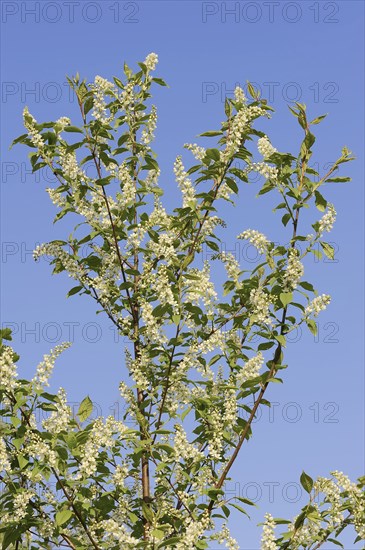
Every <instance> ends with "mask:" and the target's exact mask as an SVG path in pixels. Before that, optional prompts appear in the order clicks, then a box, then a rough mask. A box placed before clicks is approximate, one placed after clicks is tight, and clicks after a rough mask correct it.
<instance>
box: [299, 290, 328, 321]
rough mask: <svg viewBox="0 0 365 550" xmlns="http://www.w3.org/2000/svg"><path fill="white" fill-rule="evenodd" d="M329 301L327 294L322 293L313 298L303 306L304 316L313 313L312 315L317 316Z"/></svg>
mask: <svg viewBox="0 0 365 550" xmlns="http://www.w3.org/2000/svg"><path fill="white" fill-rule="evenodd" d="M330 301H331V296H329V294H322V295H321V296H317V297H316V298H314V299H313V300H312V301H311V302H310V303H309V304H308V305H307V307H306V308H305V311H304V316H305V317H308V316H309V315H310V314H311V313H313V315H314V317H317V316H318V315H319V313H320V312H321V311H324V310H325V309H326V307H327V306H328V304H329V303H330Z"/></svg>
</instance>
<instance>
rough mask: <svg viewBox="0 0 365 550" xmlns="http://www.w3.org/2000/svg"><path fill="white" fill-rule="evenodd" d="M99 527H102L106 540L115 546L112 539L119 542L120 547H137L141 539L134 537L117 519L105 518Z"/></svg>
mask: <svg viewBox="0 0 365 550" xmlns="http://www.w3.org/2000/svg"><path fill="white" fill-rule="evenodd" d="M97 527H98V529H102V533H103V539H105V542H110V543H111V544H112V545H113V547H115V545H114V544H113V542H112V541H114V542H115V541H117V542H118V543H119V548H125V549H126V550H127V549H128V550H129V549H133V548H136V547H137V545H138V543H139V540H138V539H136V538H134V537H133V536H132V535H131V534H130V533H129V532H128V531H127V529H126V528H125V526H124V525H121V524H120V523H119V522H118V521H116V520H115V519H112V518H110V519H104V520H102V521H100V522H99V523H98V525H97Z"/></svg>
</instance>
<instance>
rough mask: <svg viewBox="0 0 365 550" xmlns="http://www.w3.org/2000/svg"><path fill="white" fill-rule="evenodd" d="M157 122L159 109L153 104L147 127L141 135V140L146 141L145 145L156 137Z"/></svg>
mask: <svg viewBox="0 0 365 550" xmlns="http://www.w3.org/2000/svg"><path fill="white" fill-rule="evenodd" d="M156 124H157V109H156V107H155V105H152V108H151V112H150V115H149V117H148V121H147V124H146V128H144V129H143V130H142V135H141V142H142V143H144V144H145V145H148V144H149V143H151V141H152V140H153V139H154V137H155V134H154V131H155V130H156Z"/></svg>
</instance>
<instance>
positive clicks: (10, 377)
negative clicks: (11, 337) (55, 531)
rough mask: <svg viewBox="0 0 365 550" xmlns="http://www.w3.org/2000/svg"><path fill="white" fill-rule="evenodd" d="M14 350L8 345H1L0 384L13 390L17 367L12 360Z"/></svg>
mask: <svg viewBox="0 0 365 550" xmlns="http://www.w3.org/2000/svg"><path fill="white" fill-rule="evenodd" d="M13 358H14V352H13V350H12V348H11V347H10V346H3V347H2V350H1V355H0V386H3V387H5V389H6V390H8V391H9V390H13V389H14V388H16V386H17V380H16V377H17V376H18V374H17V368H16V364H15V362H14V359H13Z"/></svg>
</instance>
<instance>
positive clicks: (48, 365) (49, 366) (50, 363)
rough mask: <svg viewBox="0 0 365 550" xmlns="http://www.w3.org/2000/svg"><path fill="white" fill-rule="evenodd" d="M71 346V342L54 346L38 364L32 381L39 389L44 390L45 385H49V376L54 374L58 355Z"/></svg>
mask: <svg viewBox="0 0 365 550" xmlns="http://www.w3.org/2000/svg"><path fill="white" fill-rule="evenodd" d="M70 346H71V342H63V343H62V344H59V345H58V346H56V347H55V348H53V350H51V353H50V355H44V357H43V361H42V362H41V363H39V365H38V366H37V371H36V374H35V376H34V378H33V379H32V383H33V384H34V386H35V388H36V389H37V390H42V389H43V388H44V387H45V386H49V377H50V376H51V374H52V371H53V367H54V364H55V361H56V359H57V357H59V355H61V353H62V352H63V351H65V350H66V349H67V348H69V347H70Z"/></svg>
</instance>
